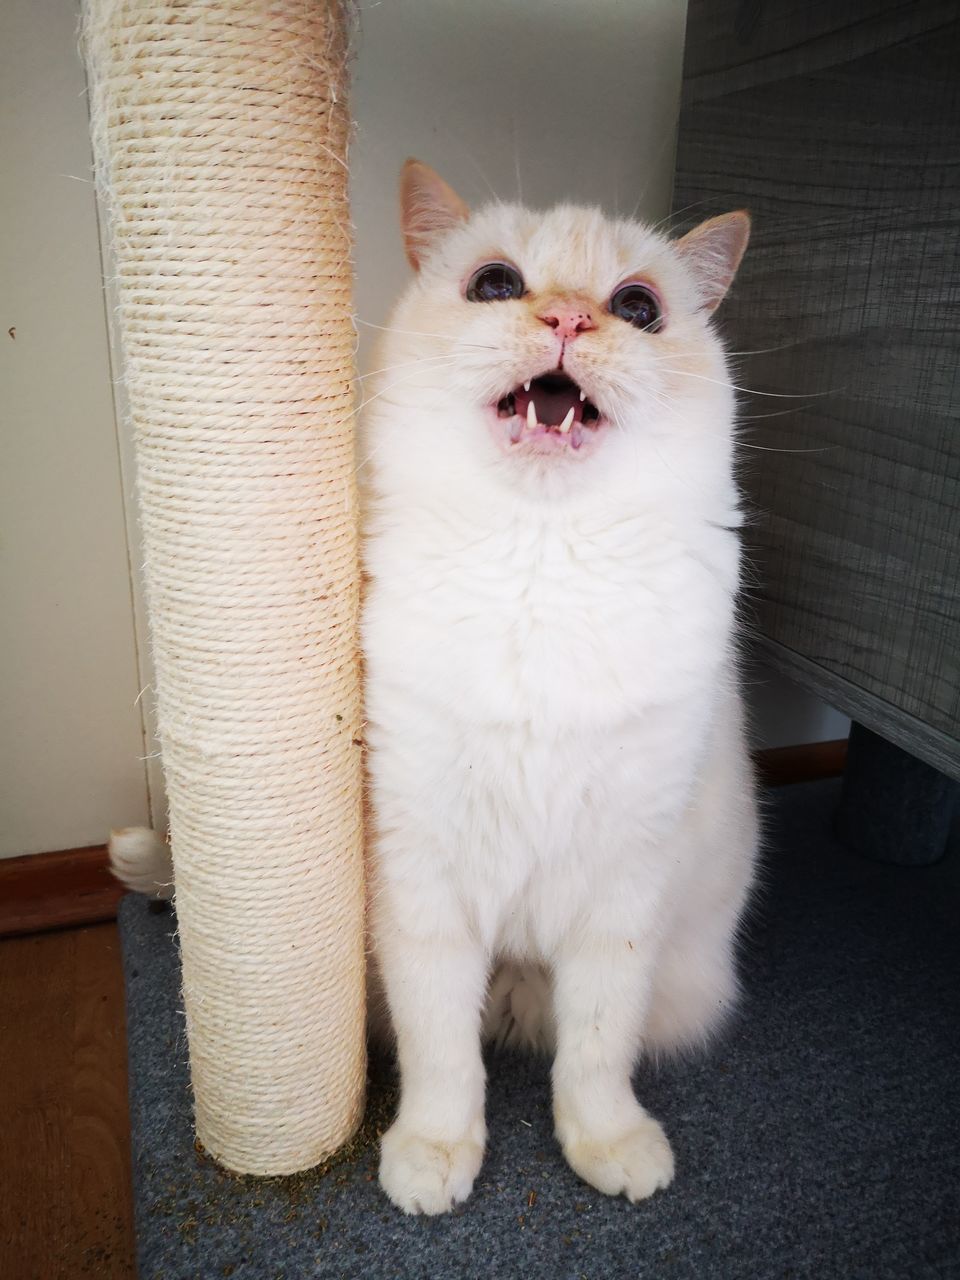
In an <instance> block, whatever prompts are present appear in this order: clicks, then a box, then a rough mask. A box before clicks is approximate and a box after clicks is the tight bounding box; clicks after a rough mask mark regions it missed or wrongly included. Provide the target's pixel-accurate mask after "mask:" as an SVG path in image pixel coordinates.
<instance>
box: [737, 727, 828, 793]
mask: <svg viewBox="0 0 960 1280" xmlns="http://www.w3.org/2000/svg"><path fill="white" fill-rule="evenodd" d="M753 759H754V763H755V765H756V768H757V776H758V778H759V779H760V783H761V785H762V786H765V787H782V786H783V785H784V784H785V783H788V782H816V781H817V780H818V779H820V778H838V777H839V776H840V774H841V773H843V767H844V765H845V764H846V762H847V740H846V738H836V739H834V740H833V741H831V742H804V743H801V744H800V745H799V746H796V747H770V748H768V749H767V750H766V751H756V752H754V757H753Z"/></svg>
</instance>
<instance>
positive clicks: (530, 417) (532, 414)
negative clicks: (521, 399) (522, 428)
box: [527, 400, 537, 431]
mask: <svg viewBox="0 0 960 1280" xmlns="http://www.w3.org/2000/svg"><path fill="white" fill-rule="evenodd" d="M536 425H537V406H536V404H535V403H534V401H533V400H528V401H527V427H528V428H529V430H531V431H533V430H534V429H535V427H536Z"/></svg>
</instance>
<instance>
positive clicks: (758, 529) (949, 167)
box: [674, 0, 960, 777]
mask: <svg viewBox="0 0 960 1280" xmlns="http://www.w3.org/2000/svg"><path fill="white" fill-rule="evenodd" d="M740 206H745V207H747V208H748V209H749V210H750V211H751V213H752V214H753V216H754V237H753V241H752V243H751V247H750V250H749V252H748V255H747V258H746V260H745V262H744V265H743V268H742V272H741V275H740V278H739V280H738V282H737V284H736V286H735V290H734V292H733V294H732V295H731V297H730V299H729V300H728V301H727V303H725V305H724V309H723V312H722V313H721V316H722V324H723V326H724V327H725V329H726V332H727V334H728V337H729V339H730V345H731V347H732V348H733V349H734V350H735V351H738V352H740V353H743V354H740V355H738V356H737V358H736V362H735V364H736V369H737V380H738V382H739V383H740V384H741V385H742V386H743V387H745V388H751V389H752V391H751V392H749V393H746V392H745V393H744V394H743V395H742V397H741V398H742V415H743V434H742V440H743V445H744V448H743V458H744V476H745V481H746V487H747V490H748V493H749V496H750V500H751V503H752V507H753V518H752V523H751V525H750V527H749V528H748V529H747V532H746V543H747V548H748V553H749V554H750V556H751V558H752V559H753V561H754V564H755V566H756V572H755V576H756V578H757V580H758V588H757V591H758V594H757V599H756V615H755V617H754V618H753V620H752V621H753V626H754V630H755V634H756V642H757V644H758V646H759V647H760V648H761V649H762V650H763V653H764V656H765V657H766V658H767V659H768V660H769V661H771V662H772V663H773V664H774V665H775V666H778V667H780V668H781V669H782V670H784V671H785V672H786V673H787V674H789V675H790V676H792V677H793V678H795V679H798V680H799V681H800V682H801V683H804V684H806V685H808V686H809V687H811V688H813V689H814V690H816V691H817V692H819V693H820V694H821V695H822V696H823V697H824V698H825V699H826V700H828V701H829V702H831V703H833V705H835V706H837V707H840V708H841V709H842V710H844V711H846V712H847V713H848V714H850V715H851V716H853V717H854V718H855V719H857V720H859V721H861V722H863V723H864V724H866V725H868V726H870V727H871V728H872V729H874V730H876V731H877V732H878V733H880V734H881V735H883V736H884V737H886V738H888V739H889V740H891V741H893V742H895V743H897V744H899V745H901V746H903V747H905V748H907V749H908V750H909V751H910V752H911V753H913V754H915V755H916V756H918V757H919V758H920V759H922V760H925V761H927V762H928V763H930V764H932V765H934V766H936V767H937V768H938V769H940V770H943V771H944V772H946V773H948V774H951V775H952V776H954V777H960V644H958V639H960V6H958V4H957V3H949V4H948V3H938V2H936V0H913V3H911V4H907V5H905V4H899V3H898V4H893V3H881V2H880V0H831V2H830V3H802V2H801V0H691V2H690V7H689V17H688V29H687V45H686V55H685V69H684V96H683V108H682V112H681V118H680V131H679V142H678V164H677V181H676V191H675V199H674V208H675V209H676V211H677V215H678V218H677V224H678V226H679V225H686V224H687V223H688V222H689V223H691V224H692V223H693V222H694V221H697V220H699V219H700V218H701V217H704V216H707V214H709V213H715V212H719V211H722V210H725V209H729V208H736V207H740Z"/></svg>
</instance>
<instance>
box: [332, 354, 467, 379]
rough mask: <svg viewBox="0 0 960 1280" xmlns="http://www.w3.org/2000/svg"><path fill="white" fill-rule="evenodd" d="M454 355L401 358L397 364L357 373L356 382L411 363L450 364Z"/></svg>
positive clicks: (404, 367) (434, 365)
mask: <svg viewBox="0 0 960 1280" xmlns="http://www.w3.org/2000/svg"><path fill="white" fill-rule="evenodd" d="M456 358H457V357H456V356H455V355H453V354H452V353H446V354H444V355H439V356H419V357H418V358H417V359H416V360H401V361H400V363H399V364H386V365H384V366H383V368H382V369H371V370H370V372H369V373H361V374H358V375H357V379H356V380H357V382H365V381H366V379H367V378H375V377H376V376H377V375H378V374H381V373H392V372H393V370H394V369H409V368H410V367H411V366H412V365H424V364H429V365H431V366H432V367H436V365H437V364H439V363H443V362H446V363H447V364H452V363H454V362H455V361H456Z"/></svg>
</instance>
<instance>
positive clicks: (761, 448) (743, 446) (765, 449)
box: [734, 440, 840, 453]
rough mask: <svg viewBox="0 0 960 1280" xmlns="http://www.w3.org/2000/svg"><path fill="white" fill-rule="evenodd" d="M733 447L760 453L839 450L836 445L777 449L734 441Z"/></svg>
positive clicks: (743, 441)
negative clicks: (754, 450)
mask: <svg viewBox="0 0 960 1280" xmlns="http://www.w3.org/2000/svg"><path fill="white" fill-rule="evenodd" d="M734 447H735V448H737V449H756V450H757V451H758V452H760V453H829V452H830V451H831V450H832V449H839V448H840V446H839V445H837V444H824V445H820V446H817V447H815V448H812V449H777V448H774V447H773V446H771V445H765V444H748V443H747V441H746V440H736V441H734Z"/></svg>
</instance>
